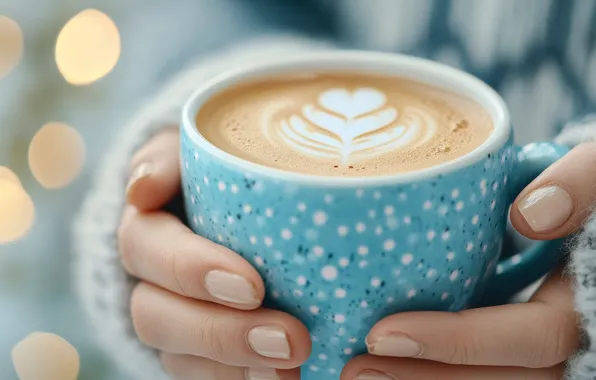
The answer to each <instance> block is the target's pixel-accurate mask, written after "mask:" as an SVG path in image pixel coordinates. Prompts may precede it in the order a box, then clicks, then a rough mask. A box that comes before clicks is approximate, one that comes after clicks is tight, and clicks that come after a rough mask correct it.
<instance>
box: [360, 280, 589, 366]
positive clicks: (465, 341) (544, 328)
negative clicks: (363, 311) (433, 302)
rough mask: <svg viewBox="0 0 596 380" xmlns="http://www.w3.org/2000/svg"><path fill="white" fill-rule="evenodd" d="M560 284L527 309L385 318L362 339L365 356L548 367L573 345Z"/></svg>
mask: <svg viewBox="0 0 596 380" xmlns="http://www.w3.org/2000/svg"><path fill="white" fill-rule="evenodd" d="M562 281H563V280H562V278H561V276H560V275H559V274H557V275H554V276H552V277H550V278H549V279H548V280H547V282H546V283H545V285H544V286H543V288H542V289H540V290H539V292H538V293H537V294H536V296H535V298H534V302H531V303H527V304H515V305H504V306H497V307H491V308H483V309H473V310H465V311H462V312H460V313H444V312H412V313H403V314H397V315H394V316H391V317H388V318H385V319H384V320H382V321H381V322H379V323H378V324H377V325H376V326H375V327H373V329H372V330H371V332H370V334H369V336H368V337H367V339H366V341H367V345H368V348H369V352H370V353H372V354H375V355H378V356H394V357H416V358H421V359H428V360H432V361H438V362H444V363H449V364H465V365H489V366H520V367H551V366H554V365H556V364H558V363H561V362H563V361H565V360H567V359H568V358H569V356H571V355H572V353H573V352H575V350H576V349H577V348H578V345H579V332H578V327H577V317H576V315H575V312H574V309H573V293H572V287H571V285H570V284H568V283H567V284H566V283H563V282H562Z"/></svg>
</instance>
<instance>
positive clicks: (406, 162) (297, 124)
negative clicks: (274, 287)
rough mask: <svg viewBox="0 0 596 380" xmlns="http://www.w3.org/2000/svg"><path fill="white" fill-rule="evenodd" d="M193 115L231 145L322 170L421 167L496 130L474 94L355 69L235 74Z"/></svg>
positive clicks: (279, 165) (259, 159) (251, 155)
mask: <svg viewBox="0 0 596 380" xmlns="http://www.w3.org/2000/svg"><path fill="white" fill-rule="evenodd" d="M196 122H197V128H198V130H199V132H200V133H201V134H202V135H203V136H204V137H205V138H206V139H207V140H209V141H210V142H211V143H212V144H213V145H215V146H217V147H218V148H220V149H221V150H223V151H225V152H227V153H229V154H232V155H234V156H237V157H240V158H242V159H244V160H248V161H252V162H254V163H256V164H260V165H265V166H269V167H273V168H276V169H282V170H288V171H294V172H301V173H308V174H314V175H323V176H370V175H385V174H391V173H399V172H406V171H412V170H419V169H424V168H427V167H430V166H434V165H438V164H441V163H443V162H446V161H449V160H453V159H456V158H457V157H460V156H462V155H465V154H467V153H469V152H471V151H472V150H474V149H475V148H476V147H478V146H479V145H480V144H482V143H483V142H484V141H485V140H486V139H487V138H488V136H489V135H490V133H491V131H492V123H491V120H490V118H489V117H488V115H487V114H486V113H485V112H484V110H483V109H482V108H481V107H480V106H479V105H478V104H476V103H475V102H473V101H471V100H468V99H465V98H463V97H461V96H458V95H456V94H452V93H449V92H446V91H442V90H439V89H436V88H433V87H430V86H427V85H424V84H421V83H417V82H414V81H410V80H407V79H402V78H393V77H383V76H371V75H361V74H352V73H346V74H325V73H321V74H310V73H308V74H304V75H293V76H290V75H288V76H287V77H276V78H265V79H261V80H255V81H252V82H249V83H244V84H240V85H237V86H235V87H232V88H229V89H227V90H224V91H222V92H221V93H219V94H216V95H214V96H213V97H212V98H211V99H209V100H208V101H207V102H206V103H205V104H204V105H203V106H202V107H201V109H200V111H199V112H198V114H197V119H196Z"/></svg>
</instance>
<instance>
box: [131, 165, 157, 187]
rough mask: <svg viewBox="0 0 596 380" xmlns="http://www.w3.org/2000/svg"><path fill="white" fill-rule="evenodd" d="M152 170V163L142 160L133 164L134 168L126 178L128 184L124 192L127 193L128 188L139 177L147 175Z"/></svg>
mask: <svg viewBox="0 0 596 380" xmlns="http://www.w3.org/2000/svg"><path fill="white" fill-rule="evenodd" d="M152 171H153V165H151V164H150V163H148V162H142V163H140V164H138V165H137V166H135V168H134V169H133V170H132V172H131V173H130V178H129V179H128V184H127V185H126V192H127V193H128V192H129V191H130V189H131V188H132V187H133V186H134V185H135V183H137V182H138V181H139V180H140V179H141V178H145V177H148V176H149V175H151V172H152Z"/></svg>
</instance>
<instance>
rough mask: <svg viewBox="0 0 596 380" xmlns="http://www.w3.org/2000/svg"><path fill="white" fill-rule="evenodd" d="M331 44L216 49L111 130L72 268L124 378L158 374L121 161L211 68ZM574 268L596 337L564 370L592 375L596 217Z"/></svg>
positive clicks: (571, 131)
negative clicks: (132, 270) (137, 314)
mask: <svg viewBox="0 0 596 380" xmlns="http://www.w3.org/2000/svg"><path fill="white" fill-rule="evenodd" d="M327 47H329V46H328V45H327V44H326V43H322V42H321V43H314V42H312V41H308V40H306V39H302V38H300V37H295V36H286V37H283V36H277V37H272V38H263V39H261V40H258V41H253V42H251V43H246V44H244V45H242V46H239V47H236V48H234V49H230V50H228V51H222V52H220V53H219V54H217V55H216V56H213V57H211V58H210V59H207V60H203V61H202V63H200V64H199V65H197V66H195V67H192V68H190V69H189V70H188V71H186V72H184V73H182V74H181V75H180V76H178V77H177V78H175V79H174V80H173V81H172V82H171V83H170V84H169V85H168V86H166V88H165V89H164V90H163V91H161V92H160V93H159V94H158V96H157V98H155V99H153V100H151V101H150V102H148V103H147V106H146V107H145V108H144V109H142V110H141V111H140V112H139V113H138V114H137V116H136V117H135V118H134V120H132V121H131V122H130V124H129V125H127V126H126V127H125V128H124V129H123V130H122V132H121V133H120V134H119V135H118V136H117V137H116V140H115V141H114V142H113V144H112V146H111V148H110V150H109V153H108V154H107V155H106V157H105V161H104V162H103V164H102V166H101V168H100V170H99V172H98V173H97V176H96V178H95V186H94V188H93V190H92V191H91V192H90V194H89V195H88V197H87V198H86V201H85V203H84V205H83V207H82V211H81V213H80V216H79V218H78V220H77V221H76V224H75V226H76V227H75V234H74V241H75V251H76V253H77V260H76V262H75V268H74V273H75V276H76V289H77V291H78V292H79V294H80V298H81V301H82V303H83V304H84V306H85V309H86V311H87V313H88V315H89V317H90V319H91V321H92V323H93V325H94V327H95V328H96V331H97V332H98V339H99V340H100V341H101V343H102V344H103V345H104V347H105V349H106V350H107V351H108V352H110V353H111V354H112V356H113V358H114V360H116V361H117V362H118V363H119V365H120V366H121V367H122V368H123V369H124V370H125V371H127V373H128V374H129V376H130V379H143V380H161V379H167V378H168V377H167V375H166V374H165V373H164V372H163V370H162V369H161V365H160V363H159V360H158V358H157V356H156V353H155V352H154V351H153V350H151V349H149V348H147V347H145V346H144V345H143V344H142V343H140V342H139V341H138V339H137V338H136V336H135V332H134V329H133V327H132V324H131V320H130V313H129V298H130V293H131V290H132V287H133V286H134V284H135V280H134V279H133V278H131V277H129V276H127V274H126V273H125V272H124V270H123V268H122V266H121V264H120V261H119V257H118V246H117V238H116V232H117V227H118V224H119V220H120V217H121V212H122V208H123V205H124V192H125V191H124V189H125V186H126V181H127V175H128V173H127V169H128V167H127V164H128V162H129V160H130V157H131V156H132V154H133V153H134V152H135V151H136V150H137V149H138V148H139V147H140V146H142V145H143V144H144V143H145V142H146V141H147V140H148V139H149V138H150V137H151V136H152V135H154V134H155V133H156V132H157V131H159V130H160V129H162V128H164V127H165V126H168V125H172V124H177V123H178V121H179V117H180V113H181V107H182V105H183V104H184V102H185V100H186V99H187V97H188V96H189V95H190V94H191V92H192V91H193V90H194V89H196V88H197V87H198V86H199V85H200V84H201V83H202V82H204V81H205V80H207V79H210V78H212V77H213V76H214V75H216V74H217V73H219V72H221V71H223V70H226V69H230V68H233V67H236V66H240V65H242V64H244V63H246V62H251V63H254V62H255V61H258V60H261V59H266V58H268V57H274V56H279V55H280V54H283V55H289V54H293V53H295V52H300V51H305V50H312V49H322V48H327ZM588 140H596V117H592V118H588V119H585V120H582V121H581V122H577V123H573V124H570V125H569V126H568V127H567V128H566V129H565V130H564V132H563V134H562V135H561V136H559V138H558V141H559V142H561V143H564V144H568V145H570V146H572V145H576V144H578V143H580V142H582V141H588ZM572 269H573V271H574V272H575V273H576V275H577V296H576V299H577V309H578V312H580V313H581V314H582V316H583V327H584V328H585V330H586V332H587V333H588V335H589V336H591V337H595V339H593V340H592V341H593V342H594V343H591V344H590V345H589V346H588V347H587V351H586V352H585V353H583V354H581V355H578V356H577V358H575V359H574V361H573V363H572V364H573V365H572V366H570V369H569V374H570V378H572V379H574V380H575V379H577V380H584V379H586V380H587V379H594V378H596V368H595V367H596V218H594V219H592V220H591V221H590V222H589V223H588V224H587V226H586V228H585V230H584V232H583V233H582V234H581V235H579V237H578V238H577V248H576V249H575V251H574V253H573V259H572Z"/></svg>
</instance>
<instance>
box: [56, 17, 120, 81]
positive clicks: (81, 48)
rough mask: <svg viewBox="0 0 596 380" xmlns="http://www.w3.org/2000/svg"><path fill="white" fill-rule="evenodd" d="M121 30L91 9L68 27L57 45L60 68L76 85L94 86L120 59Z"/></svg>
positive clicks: (75, 18)
mask: <svg viewBox="0 0 596 380" xmlns="http://www.w3.org/2000/svg"><path fill="white" fill-rule="evenodd" d="M120 48H121V46H120V33H119V32H118V27H117V26H116V24H115V23H114V21H112V19H111V18H110V17H108V16H107V15H106V14H105V13H103V12H101V11H98V10H96V9H87V10H84V11H82V12H81V13H79V14H77V15H76V16H74V17H73V18H72V19H70V21H68V22H67V23H66V25H64V28H62V31H61V32H60V34H59V35H58V40H57V41H56V64H57V65H58V69H59V70H60V72H61V73H62V75H63V76H64V78H65V79H66V80H67V81H68V82H69V83H71V84H74V85H86V84H90V83H93V82H95V81H97V80H99V79H101V78H103V77H104V76H105V75H107V74H108V73H110V71H112V69H114V67H115V66H116V64H117V63H118V59H119V58H120Z"/></svg>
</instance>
